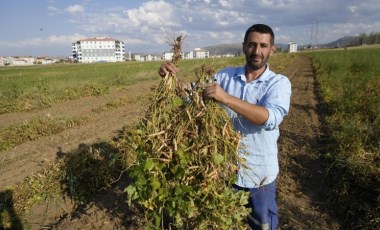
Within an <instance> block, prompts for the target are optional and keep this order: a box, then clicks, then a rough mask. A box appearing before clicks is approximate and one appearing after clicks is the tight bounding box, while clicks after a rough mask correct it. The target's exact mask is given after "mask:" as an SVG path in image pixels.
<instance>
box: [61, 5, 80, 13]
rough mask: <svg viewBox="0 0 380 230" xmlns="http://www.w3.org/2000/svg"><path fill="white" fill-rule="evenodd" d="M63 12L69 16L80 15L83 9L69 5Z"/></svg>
mask: <svg viewBox="0 0 380 230" xmlns="http://www.w3.org/2000/svg"><path fill="white" fill-rule="evenodd" d="M65 11H66V12H67V13H69V14H77V13H82V12H83V11H84V7H83V6H82V5H71V6H68V7H67V8H66V9H65Z"/></svg>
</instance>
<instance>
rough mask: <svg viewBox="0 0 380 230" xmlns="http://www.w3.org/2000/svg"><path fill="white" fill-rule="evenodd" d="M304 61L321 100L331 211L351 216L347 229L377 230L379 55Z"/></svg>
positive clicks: (321, 55) (368, 52) (352, 53)
mask: <svg viewBox="0 0 380 230" xmlns="http://www.w3.org/2000/svg"><path fill="white" fill-rule="evenodd" d="M308 55H310V56H311V57H312V58H313V65H314V68H315V73H316V78H317V80H318V84H319V88H320V92H319V93H320V95H321V96H322V98H323V104H322V105H321V107H322V108H321V109H323V111H324V113H325V116H324V119H325V121H326V125H327V131H326V132H327V135H328V136H329V139H328V140H326V141H325V143H324V144H325V149H324V154H325V157H326V158H327V159H328V160H330V161H331V163H332V166H331V168H330V170H329V175H328V178H329V183H330V185H331V190H330V191H331V194H330V195H331V199H330V201H331V202H332V203H333V204H334V205H333V206H332V207H335V208H336V210H337V212H338V213H340V215H341V216H342V217H343V216H345V217H344V218H348V219H350V218H349V217H348V216H347V215H348V214H347V213H351V215H352V220H351V221H348V222H350V223H352V225H351V226H347V227H349V228H353V226H354V225H355V224H358V223H360V224H362V226H366V227H367V228H368V229H372V228H373V227H374V226H379V224H380V65H379V63H380V49H379V48H372V49H353V50H340V51H326V52H314V53H310V54H308ZM348 210H349V212H348Z"/></svg>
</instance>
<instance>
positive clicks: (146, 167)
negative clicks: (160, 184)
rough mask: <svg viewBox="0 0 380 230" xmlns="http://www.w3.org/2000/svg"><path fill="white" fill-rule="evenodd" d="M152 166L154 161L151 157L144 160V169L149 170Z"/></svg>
mask: <svg viewBox="0 0 380 230" xmlns="http://www.w3.org/2000/svg"><path fill="white" fill-rule="evenodd" d="M153 167H154V162H153V160H152V159H148V160H146V161H145V164H144V169H146V170H148V171H150V170H152V169H153Z"/></svg>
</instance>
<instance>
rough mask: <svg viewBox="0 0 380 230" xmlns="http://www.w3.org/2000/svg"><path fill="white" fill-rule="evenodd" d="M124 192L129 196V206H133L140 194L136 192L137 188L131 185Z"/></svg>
mask: <svg viewBox="0 0 380 230" xmlns="http://www.w3.org/2000/svg"><path fill="white" fill-rule="evenodd" d="M124 192H127V194H128V205H129V206H131V203H132V200H135V199H137V198H138V194H137V191H136V187H134V186H132V185H129V186H128V187H126V188H125V189H124Z"/></svg>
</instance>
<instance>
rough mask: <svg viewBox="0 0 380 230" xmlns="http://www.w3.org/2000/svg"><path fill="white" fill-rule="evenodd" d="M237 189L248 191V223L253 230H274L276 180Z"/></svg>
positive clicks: (236, 187) (275, 221) (275, 218)
mask: <svg viewBox="0 0 380 230" xmlns="http://www.w3.org/2000/svg"><path fill="white" fill-rule="evenodd" d="M233 187H234V188H235V189H237V190H244V191H247V192H248V191H249V193H250V196H249V199H248V204H247V207H249V208H251V209H252V212H251V215H250V216H249V217H248V224H249V226H250V227H251V229H253V230H275V229H277V225H278V209H277V204H276V181H273V182H272V183H270V184H267V185H264V186H261V187H258V188H242V187H240V186H237V185H234V186H233Z"/></svg>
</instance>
